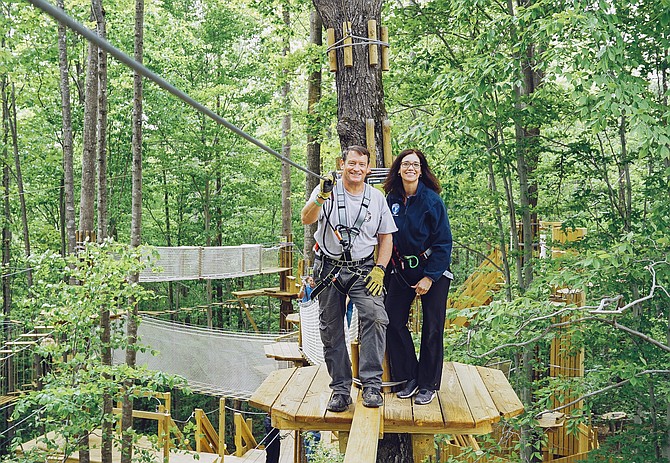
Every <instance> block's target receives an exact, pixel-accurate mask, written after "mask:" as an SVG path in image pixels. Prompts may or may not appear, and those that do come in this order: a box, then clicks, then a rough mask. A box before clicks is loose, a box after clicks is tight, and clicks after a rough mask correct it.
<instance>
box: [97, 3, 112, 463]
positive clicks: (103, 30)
mask: <svg viewBox="0 0 670 463" xmlns="http://www.w3.org/2000/svg"><path fill="white" fill-rule="evenodd" d="M92 7H93V15H94V16H95V20H96V30H97V32H98V36H99V37H101V38H103V39H106V38H107V24H106V19H105V10H104V8H103V6H102V0H92ZM97 135H98V138H97V139H98V142H97V151H98V233H97V234H98V237H97V238H98V242H99V243H101V242H102V241H103V240H104V239H105V238H107V220H108V217H107V52H105V51H104V50H103V49H100V48H99V49H98V134H97ZM110 323H111V321H110V313H109V307H102V308H101V310H100V341H101V342H100V344H101V345H102V347H101V353H100V360H101V362H102V364H103V365H107V366H111V365H112V347H111V344H110V341H111V326H110ZM103 378H104V379H105V381H107V382H108V381H110V380H111V377H110V375H108V374H106V373H105V374H103ZM104 387H105V392H104V393H103V395H102V413H103V420H102V437H101V441H102V442H101V448H100V454H101V459H102V463H112V446H113V437H114V415H113V407H114V404H113V402H112V395H111V393H110V392H109V391H108V390H107V385H105V386H104Z"/></svg>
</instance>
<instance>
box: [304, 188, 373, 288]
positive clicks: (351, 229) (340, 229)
mask: <svg viewBox="0 0 670 463" xmlns="http://www.w3.org/2000/svg"><path fill="white" fill-rule="evenodd" d="M334 193H335V197H336V198H337V199H336V201H337V218H338V221H339V223H338V224H337V226H335V227H333V226H332V224H331V223H330V213H331V212H332V207H331V208H330V209H329V212H328V213H327V215H326V223H327V224H328V225H329V226H330V227H331V228H332V230H333V233H334V234H335V237H336V238H337V240H338V241H339V243H340V245H341V246H342V254H341V256H340V257H341V258H340V259H334V258H332V257H329V256H327V255H326V254H324V253H319V251H318V248H317V249H315V251H317V253H316V257H315V259H316V260H322V261H323V263H324V264H329V265H331V266H332V267H331V268H330V270H329V271H328V274H327V275H326V276H325V277H323V278H321V279H320V280H319V281H318V282H317V283H316V286H314V289H313V290H312V294H311V297H310V299H315V298H316V297H317V296H318V295H319V294H320V293H321V292H322V291H323V290H324V289H326V288H327V287H329V286H330V285H334V286H335V288H336V289H337V290H338V291H339V292H340V293H342V294H348V293H349V290H350V289H351V287H352V286H353V285H354V284H355V283H356V281H358V279H359V278H360V277H362V276H365V275H364V274H363V270H361V269H362V268H363V266H364V265H365V264H366V263H368V262H370V261H371V260H372V259H373V255H372V254H371V255H369V256H368V257H366V258H364V259H359V260H352V259H351V250H352V248H353V244H354V241H355V240H356V238H357V237H358V235H360V233H361V225H363V222H364V221H365V217H366V216H367V213H368V208H369V206H370V199H371V197H372V187H371V186H370V185H368V184H367V183H366V184H365V189H364V191H363V199H362V200H361V205H360V207H359V209H358V213H357V214H356V219H355V220H354V223H353V225H351V226H349V225H348V223H349V220H347V210H346V196H345V194H346V193H345V192H344V188H337V186H336V187H335V191H334ZM324 228H325V227H324ZM324 232H325V231H324ZM342 269H346V270H347V272H348V273H349V274H351V278H349V280H348V281H347V282H346V283H343V282H342V281H341V280H340V278H339V277H340V271H341V270H342Z"/></svg>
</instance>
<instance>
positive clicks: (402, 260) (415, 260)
mask: <svg viewBox="0 0 670 463" xmlns="http://www.w3.org/2000/svg"><path fill="white" fill-rule="evenodd" d="M432 253H433V249H432V248H428V249H426V250H425V251H423V252H421V253H419V254H418V255H401V254H400V253H399V252H398V248H397V247H396V246H395V245H394V246H393V254H392V255H391V264H392V269H391V274H392V275H395V276H396V278H398V279H400V280H402V282H403V283H405V284H406V285H407V286H412V285H411V284H409V282H408V281H407V280H406V279H405V277H404V276H403V275H402V273H401V272H402V271H403V270H405V264H407V267H408V268H409V269H415V268H417V267H418V266H419V265H420V264H422V263H424V262H425V261H427V260H428V258H429V257H430V255H431V254H432ZM442 275H444V276H445V277H447V278H449V279H450V280H453V279H454V274H453V273H451V271H450V270H449V269H446V270H445V271H444V272H443V273H442Z"/></svg>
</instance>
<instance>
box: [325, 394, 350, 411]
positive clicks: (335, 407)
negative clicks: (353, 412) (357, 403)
mask: <svg viewBox="0 0 670 463" xmlns="http://www.w3.org/2000/svg"><path fill="white" fill-rule="evenodd" d="M349 405H351V396H348V395H345V394H333V396H332V397H331V398H330V400H329V401H328V405H326V409H327V410H330V411H331V412H337V413H339V412H343V411H345V410H346V409H347V408H349Z"/></svg>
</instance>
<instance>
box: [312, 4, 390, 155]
mask: <svg viewBox="0 0 670 463" xmlns="http://www.w3.org/2000/svg"><path fill="white" fill-rule="evenodd" d="M313 1H314V6H315V7H316V10H317V11H318V12H319V14H320V15H321V19H322V20H323V24H324V27H326V28H333V29H334V30H335V42H336V43H339V41H340V40H342V38H343V36H344V34H343V29H342V25H343V24H344V23H346V22H351V35H352V36H358V37H367V36H368V21H369V20H372V19H373V20H375V21H377V26H379V25H381V10H382V0H372V1H364V0H350V1H347V2H342V1H340V0H313ZM353 41H354V43H362V42H361V39H356V38H355V39H353ZM351 49H352V52H353V66H351V67H345V65H344V49H343V48H338V49H337V73H336V74H335V83H336V87H337V133H338V135H339V137H340V146H341V148H342V149H343V150H344V149H345V148H346V147H347V146H350V145H362V146H368V143H367V141H366V136H365V133H366V130H365V121H366V119H372V120H374V126H375V137H374V138H375V151H376V152H375V153H370V154H371V155H372V156H373V157H376V159H377V162H376V165H377V166H383V165H384V156H383V154H382V147H383V143H382V127H383V123H384V120H386V108H385V106H384V88H383V86H382V70H381V66H380V65H379V64H377V65H374V66H371V65H370V64H369V57H368V46H367V45H366V46H364V45H353V46H352V47H351Z"/></svg>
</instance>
